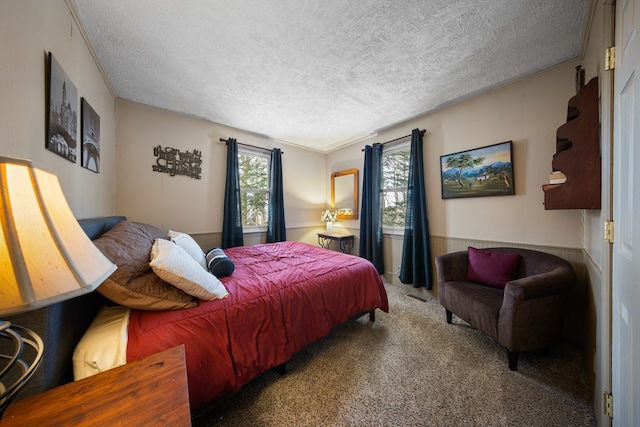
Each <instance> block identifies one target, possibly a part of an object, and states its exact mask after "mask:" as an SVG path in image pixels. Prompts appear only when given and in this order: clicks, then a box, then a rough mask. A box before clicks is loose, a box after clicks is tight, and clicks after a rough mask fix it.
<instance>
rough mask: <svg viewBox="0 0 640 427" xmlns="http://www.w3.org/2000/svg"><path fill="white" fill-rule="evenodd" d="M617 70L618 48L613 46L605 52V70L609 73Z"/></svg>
mask: <svg viewBox="0 0 640 427" xmlns="http://www.w3.org/2000/svg"><path fill="white" fill-rule="evenodd" d="M615 68H616V47H615V46H611V47H608V48H606V49H605V51H604V70H605V71H609V70H613V69H615Z"/></svg>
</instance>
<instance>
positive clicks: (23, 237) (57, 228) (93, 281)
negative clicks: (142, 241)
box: [0, 156, 116, 416]
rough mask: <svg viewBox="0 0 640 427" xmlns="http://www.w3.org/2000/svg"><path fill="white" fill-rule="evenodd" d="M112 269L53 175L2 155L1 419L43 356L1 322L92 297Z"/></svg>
mask: <svg viewBox="0 0 640 427" xmlns="http://www.w3.org/2000/svg"><path fill="white" fill-rule="evenodd" d="M115 269H116V266H115V265H114V264H113V263H112V262H111V261H109V260H108V259H107V258H106V257H105V256H104V255H103V254H102V252H100V250H98V248H97V247H96V246H95V245H94V244H93V242H91V240H90V239H89V238H88V237H87V235H86V234H85V233H84V231H83V230H82V228H81V227H80V224H79V223H78V221H77V220H76V218H75V217H74V215H73V213H72V212H71V209H70V208H69V205H68V204H67V202H66V200H65V197H64V194H63V192H62V188H61V187H60V183H59V181H58V178H57V177H56V175H55V174H53V173H52V172H50V171H47V170H45V169H43V168H41V167H38V166H36V165H35V164H34V163H33V162H31V161H29V160H22V159H14V158H10V157H2V156H0V416H1V415H2V413H3V412H4V409H5V408H6V407H7V406H8V405H9V404H10V403H11V401H12V399H13V398H14V397H15V396H16V394H17V393H18V392H19V391H20V389H21V388H22V387H23V386H24V385H25V384H26V383H27V382H28V381H29V379H30V378H31V377H32V376H33V374H34V373H35V371H36V369H37V368H38V366H39V364H40V361H41V360H42V355H43V352H44V344H43V341H42V340H41V339H40V337H39V336H38V335H37V334H35V333H34V332H33V331H30V330H28V329H26V328H23V327H20V326H16V325H13V324H11V323H10V322H7V321H3V320H1V319H2V318H3V317H4V316H10V315H13V314H17V313H21V312H24V311H28V310H32V309H35V308H39V307H44V306H46V305H49V304H54V303H57V302H60V301H64V300H66V299H69V298H73V297H76V296H79V295H82V294H85V293H87V292H91V291H93V290H94V289H95V288H97V287H98V285H100V283H102V282H103V281H104V280H105V279H106V278H107V277H109V275H111V273H112V272H113V271H114V270H115ZM5 352H8V353H9V354H3V353H5Z"/></svg>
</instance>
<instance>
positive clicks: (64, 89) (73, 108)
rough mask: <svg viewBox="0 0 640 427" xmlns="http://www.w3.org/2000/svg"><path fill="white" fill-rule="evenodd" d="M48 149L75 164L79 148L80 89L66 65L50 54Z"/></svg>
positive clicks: (48, 67) (48, 68) (46, 143)
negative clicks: (66, 69) (74, 82)
mask: <svg viewBox="0 0 640 427" xmlns="http://www.w3.org/2000/svg"><path fill="white" fill-rule="evenodd" d="M47 59H48V64H47V70H48V79H47V89H48V92H47V94H46V95H47V104H48V107H49V108H48V110H47V129H46V130H47V132H46V141H45V147H46V148H47V150H50V151H53V152H54V153H56V154H57V155H59V156H62V157H64V158H65V159H67V160H69V161H71V162H73V163H75V162H76V158H77V148H78V144H77V141H78V90H77V89H76V87H75V85H74V84H73V82H72V81H71V79H69V76H67V74H66V73H65V72H64V70H63V69H62V66H61V65H60V64H59V63H58V61H57V60H56V59H55V58H54V56H53V54H52V53H51V52H49V54H48V58H47Z"/></svg>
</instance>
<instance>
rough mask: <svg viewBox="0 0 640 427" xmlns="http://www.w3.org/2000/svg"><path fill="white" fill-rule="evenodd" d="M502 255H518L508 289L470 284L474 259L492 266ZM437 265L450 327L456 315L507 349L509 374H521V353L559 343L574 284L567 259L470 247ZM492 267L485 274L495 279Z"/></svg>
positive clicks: (526, 252)
mask: <svg viewBox="0 0 640 427" xmlns="http://www.w3.org/2000/svg"><path fill="white" fill-rule="evenodd" d="M502 254H517V255H511V256H512V257H513V258H511V259H512V260H513V259H514V258H515V260H516V261H515V269H514V270H513V277H510V278H506V279H505V282H506V283H504V288H502V287H501V286H500V284H496V283H492V284H489V285H487V284H479V283H476V282H474V281H471V280H469V279H470V277H469V275H471V278H473V279H476V275H474V274H472V270H473V266H470V258H471V259H472V261H473V260H475V259H477V258H476V257H477V256H482V257H485V258H484V261H485V262H489V261H490V259H491V258H490V257H491V256H494V257H498V258H505V256H504V255H502ZM518 255H519V257H518ZM487 257H489V258H487ZM507 257H508V256H507ZM518 258H519V259H518ZM435 263H436V269H437V276H438V296H439V299H440V304H441V305H442V306H443V307H444V308H445V310H446V316H447V317H446V318H447V323H449V324H450V323H451V322H452V314H455V315H456V316H458V317H459V318H461V319H462V320H464V321H466V322H467V323H469V324H470V325H471V327H473V328H475V329H477V330H479V331H480V332H482V333H483V334H485V335H487V336H489V337H490V338H492V339H493V340H494V341H496V342H497V343H498V344H500V345H501V346H503V347H505V348H506V349H507V357H508V362H509V369H510V370H511V371H515V370H516V369H517V367H518V357H519V354H520V352H521V351H531V350H539V349H545V348H549V347H551V346H552V345H553V344H556V343H557V342H558V341H559V340H560V339H561V337H562V324H563V320H564V314H565V306H566V302H567V299H568V296H569V292H570V291H571V288H572V287H573V286H574V285H575V284H576V275H575V272H574V270H573V268H572V267H571V264H569V263H568V262H567V261H565V260H564V259H562V258H560V257H557V256H555V255H551V254H547V253H544V252H539V251H534V250H528V249H519V248H506V247H503V248H490V249H486V250H480V249H475V248H472V247H470V248H469V250H468V251H461V252H454V253H450V254H446V255H441V256H438V257H436V259H435ZM498 264H499V262H498ZM476 265H477V264H476ZM489 265H490V264H485V269H484V272H485V273H486V274H489V275H491V274H493V269H492V268H487V267H488V266H489ZM499 268H500V266H499V265H496V269H499ZM481 273H482V272H481ZM486 274H485V276H486Z"/></svg>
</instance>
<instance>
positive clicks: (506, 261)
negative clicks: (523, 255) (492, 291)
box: [467, 246, 520, 289]
mask: <svg viewBox="0 0 640 427" xmlns="http://www.w3.org/2000/svg"><path fill="white" fill-rule="evenodd" d="M519 263H520V254H511V253H503V252H493V251H488V250H483V249H476V248H473V247H471V246H469V267H468V268H467V280H469V281H470V282H476V283H480V284H483V285H487V286H493V287H496V288H502V289H503V288H504V286H505V285H506V284H507V282H509V281H511V280H514V279H517V278H518V276H517V275H518V264H519Z"/></svg>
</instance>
